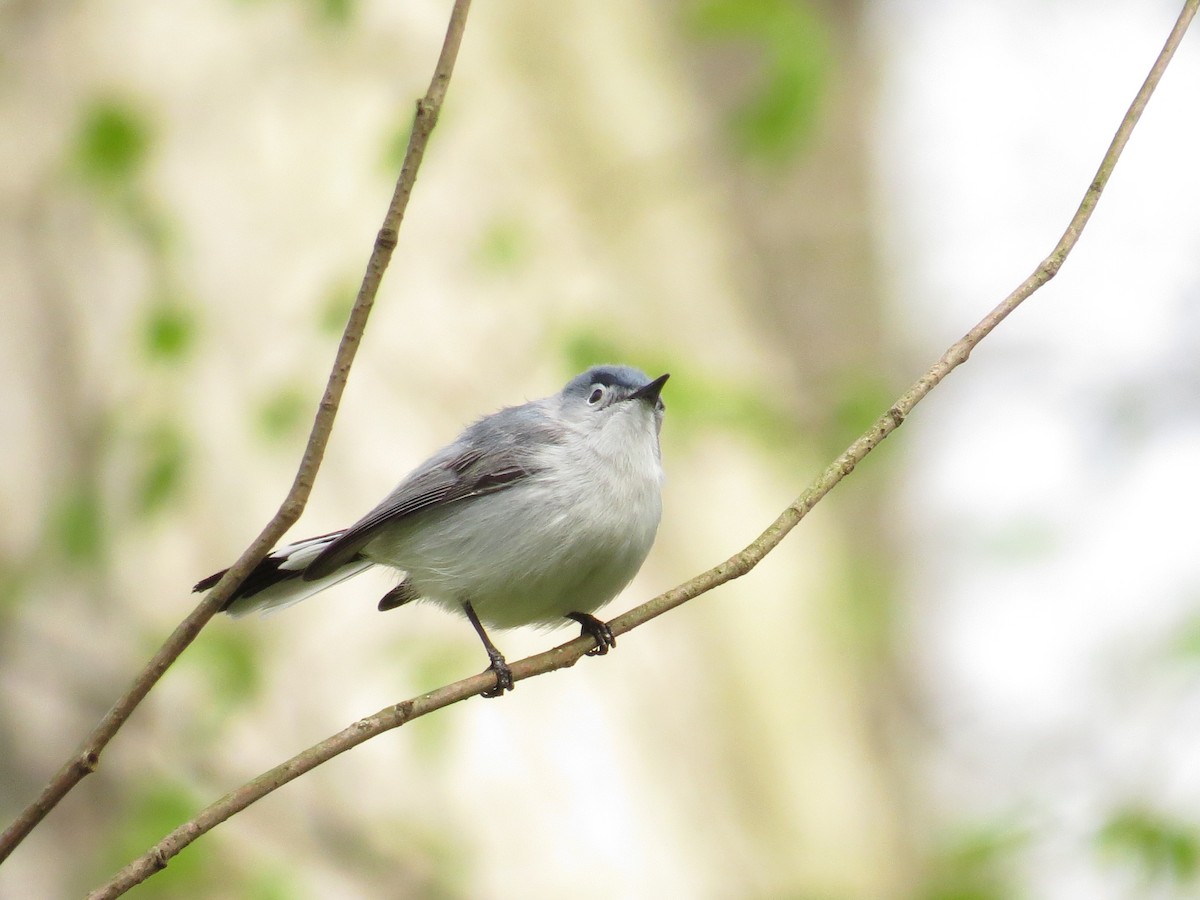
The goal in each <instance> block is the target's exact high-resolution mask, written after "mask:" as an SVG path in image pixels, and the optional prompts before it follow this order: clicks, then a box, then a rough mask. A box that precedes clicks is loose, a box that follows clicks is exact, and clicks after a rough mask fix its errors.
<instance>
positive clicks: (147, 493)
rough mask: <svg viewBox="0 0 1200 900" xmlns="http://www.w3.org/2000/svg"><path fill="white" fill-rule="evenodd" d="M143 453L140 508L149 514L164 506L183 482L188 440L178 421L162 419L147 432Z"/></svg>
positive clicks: (138, 489)
mask: <svg viewBox="0 0 1200 900" xmlns="http://www.w3.org/2000/svg"><path fill="white" fill-rule="evenodd" d="M140 455H141V459H142V468H141V472H140V474H139V476H138V482H137V509H138V512H139V513H141V514H142V515H149V514H151V513H154V512H158V511H159V510H161V509H162V508H163V507H164V506H165V505H166V504H167V503H168V502H169V501H170V500H171V499H172V498H174V497H175V496H176V494H178V492H179V489H180V487H181V486H182V485H183V478H184V474H185V473H186V470H187V461H188V449H187V441H186V440H185V439H184V436H183V434H182V433H180V431H179V430H178V429H177V428H176V427H175V426H174V425H172V424H170V423H168V422H162V423H160V424H159V425H158V426H157V427H155V428H153V429H151V430H150V431H149V432H147V433H146V434H145V435H144V436H143V438H142V442H141V448H140Z"/></svg>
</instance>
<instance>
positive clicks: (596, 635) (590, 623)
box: [567, 612, 617, 656]
mask: <svg viewBox="0 0 1200 900" xmlns="http://www.w3.org/2000/svg"><path fill="white" fill-rule="evenodd" d="M567 618H568V619H574V620H575V621H576V622H578V623H579V626H580V637H590V638H591V639H592V640H594V641H595V642H596V646H595V647H593V648H592V649H591V650H589V651H588V652H587V655H588V656H603V655H604V654H605V653H607V652H608V651H609V648H610V647H615V646H617V637H616V635H614V634H613V632H612V629H611V628H610V627H609V626H608V623H607V622H602V621H601V620H600V619H597V618H596V617H595V616H593V615H589V614H588V613H581V612H573V613H567Z"/></svg>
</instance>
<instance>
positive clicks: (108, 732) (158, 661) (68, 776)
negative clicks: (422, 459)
mask: <svg viewBox="0 0 1200 900" xmlns="http://www.w3.org/2000/svg"><path fill="white" fill-rule="evenodd" d="M470 6H471V0H456V2H455V4H454V9H453V11H452V12H451V14H450V24H449V26H448V28H447V30H446V38H445V41H444V43H443V45H442V52H441V55H440V56H439V57H438V61H437V65H436V67H435V68H434V73H433V80H432V81H431V82H430V84H429V90H428V91H427V92H426V94H425V96H424V97H423V98H422V99H421V100H419V101H417V111H416V118H415V120H414V122H413V128H412V133H411V135H410V136H409V141H408V150H407V152H406V153H405V156H404V164H403V166H402V167H401V170H400V177H399V178H398V179H397V181H396V188H395V191H394V193H393V194H392V200H391V203H390V204H388V209H387V214H386V215H385V216H384V219H383V225H382V227H380V229H379V234H378V235H377V236H376V238H375V246H374V249H373V250H372V251H371V256H370V259H369V260H368V262H367V269H366V272H365V274H364V275H363V280H362V284H361V286H360V287H359V290H358V296H357V297H356V298H355V301H354V306H353V308H352V309H351V311H350V317H349V320H348V321H347V323H346V329H345V331H344V332H343V334H342V339H341V342H340V343H339V345H338V349H337V354H336V356H335V357H334V362H333V368H332V369H331V371H330V373H329V380H328V382H327V383H326V385H325V393H324V395H323V396H322V397H321V402H320V405H319V406H318V408H317V414H316V418H315V420H314V422H313V427H312V432H311V433H310V434H309V438H308V445H307V446H306V447H305V450H304V456H303V457H302V458H301V460H300V466H299V468H298V469H297V471H296V477H295V479H294V480H293V482H292V486H291V489H290V490H289V491H288V493H287V496H286V497H285V498H284V501H283V503H282V504H281V505H280V507H279V510H278V511H277V512H276V513H275V515H274V516H273V517H272V518H271V520H270V522H268V523H267V525H266V527H265V528H263V530H262V532H261V533H260V534H259V536H258V537H257V538H255V539H254V542H253V543H252V544H250V546H249V547H248V548H247V549H246V551H245V552H244V553H243V554H242V555H241V556H240V557H239V558H238V561H237V562H236V563H234V564H233V565H232V566H231V567H230V568H229V571H228V572H226V573H225V576H224V577H223V578H222V579H221V580H220V581H219V582H217V584H216V586H215V587H214V588H213V589H212V590H211V591H210V592H209V593H208V594H207V595H206V596H205V598H204V599H203V600H202V601H200V604H199V605H198V606H197V607H196V608H195V609H194V610H193V611H192V612H191V614H190V615H188V617H187V618H186V619H184V620H183V621H182V622H181V623H180V624H179V625H178V626H177V627H176V629H175V630H174V631H173V632H172V633H171V635H170V637H169V638H167V640H166V642H165V643H164V644H163V645H162V647H160V648H159V650H158V652H157V653H155V654H154V656H153V658H152V659H151V660H150V661H149V662H148V663H147V664H146V666H145V668H143V669H142V671H141V672H140V673H138V675H137V677H136V678H135V679H134V681H133V683H132V684H131V685H130V687H129V689H128V690H127V691H126V692H125V694H124V695H123V696H122V697H121V699H119V700H118V701H117V703H116V705H115V706H113V708H112V709H111V710H109V712H108V713H107V714H106V715H105V716H104V718H103V719H101V720H100V722H99V724H97V725H96V727H95V728H94V729H93V730H92V732H91V734H89V735H88V736H87V738H86V739H85V740H84V742H83V744H82V745H81V746H80V748H79V749H78V750H77V751H76V752H75V753H74V755H72V756H71V758H70V759H68V760H67V761H66V763H64V764H63V766H62V768H60V769H59V770H58V772H57V773H55V775H54V777H53V778H51V779H50V781H49V782H48V783H47V784H46V786H45V787H44V788H43V789H42V792H41V794H40V795H39V796H38V798H37V799H36V800H35V801H34V802H33V803H31V804H30V805H29V806H28V807H27V808H26V809H25V810H24V811H22V812H21V814H20V815H19V816H18V817H17V818H16V819H15V820H14V821H13V822H12V824H11V825H9V826H8V828H7V829H5V831H4V833H3V834H2V835H0V863H2V862H3V861H4V860H5V859H6V858H7V857H8V855H9V854H10V853H12V851H13V850H14V849H15V848H16V847H17V845H19V844H20V843H21V841H23V840H24V839H25V837H26V836H27V835H28V834H29V833H30V832H31V831H32V830H33V829H34V828H35V827H36V826H37V824H38V823H39V822H40V821H41V820H42V819H43V818H45V817H46V815H47V814H48V813H49V812H50V810H52V809H53V808H54V807H55V806H56V805H57V804H58V802H59V801H60V800H62V798H63V797H65V796H66V795H67V793H68V792H69V791H70V790H71V789H72V788H73V787H75V785H76V784H78V783H79V782H80V781H82V780H83V778H84V776H86V775H89V774H91V773H92V772H94V771H95V770H96V767H97V766H98V765H99V763H100V754H101V753H102V752H103V750H104V748H105V747H106V746H107V745H108V742H109V741H111V740H112V738H113V736H114V735H115V734H116V733H117V731H119V730H120V728H121V726H123V725H124V724H125V722H126V721H127V720H128V719H129V716H130V714H131V713H132V712H133V710H134V709H135V708H136V707H137V705H138V704H139V703H140V702H141V701H142V700H143V699H144V698H145V696H146V695H147V694H148V693H149V692H150V690H151V688H153V687H154V685H155V684H156V683H157V682H158V680H159V679H160V678H161V677H162V675H163V673H164V672H166V670H167V669H168V668H169V667H170V666H171V664H172V663H174V662H175V660H176V659H178V658H179V655H180V654H181V653H182V652H183V651H184V650H185V649H186V648H187V646H188V645H189V644H190V643H191V642H192V641H193V640H195V638H196V636H197V635H198V634H199V633H200V631H201V629H202V628H204V626H205V625H206V624H207V623H208V621H209V620H210V619H211V618H212V617H213V616H214V615H216V613H217V612H218V611H219V610H220V609H221V607H222V606H224V605H225V601H226V600H227V599H228V598H229V597H230V595H231V594H232V593H233V592H234V590H236V589H237V587H238V585H240V584H241V583H242V581H243V579H244V578H245V577H246V575H247V574H249V572H250V571H251V570H253V568H254V567H255V566H256V565H258V563H259V562H260V561H261V560H262V559H263V557H264V556H266V554H267V552H268V551H269V550H270V549H271V548H272V547H274V546H275V544H276V543H277V542H278V541H279V539H280V538H281V537H282V536H283V534H284V532H286V531H287V530H288V529H289V528H291V526H292V525H293V524H294V523H295V522H296V520H297V519H298V518H299V517H300V513H301V512H303V511H304V506H305V504H306V503H307V502H308V496H309V494H310V493H311V491H312V487H313V482H314V481H315V480H316V477H317V470H318V469H319V468H320V466H321V460H322V458H323V457H324V455H325V447H326V445H327V444H328V442H329V434H330V431H331V430H332V428H333V420H334V417H335V416H336V415H337V410H338V405H339V404H340V403H341V399H342V392H343V391H344V390H345V387H346V381H347V379H348V378H349V375H350V366H351V365H352V364H353V362H354V356H355V354H356V353H357V352H358V346H359V343H360V342H361V340H362V335H363V331H364V329H365V328H366V325H367V317H368V316H369V315H370V313H371V307H372V306H373V305H374V303H375V296H376V294H377V293H378V292H379V284H380V282H381V281H382V279H383V273H384V271H385V270H386V269H387V266H388V263H389V262H390V260H391V258H392V251H393V250H394V249H395V248H396V240H397V235H398V232H399V229H400V224H401V222H402V221H403V219H404V211H405V209H406V208H407V206H408V199H409V197H410V195H411V194H412V189H413V185H414V183H415V182H416V178H417V170H418V169H419V168H420V166H421V160H422V158H423V157H424V155H425V147H426V145H427V144H428V142H429V135H430V133H431V132H432V131H433V128H434V126H435V125H436V124H437V120H438V115H439V113H440V112H441V108H442V102H443V100H444V99H445V96H446V87H447V85H448V84H449V82H450V75H451V73H452V72H453V70H454V62H455V60H456V59H457V57H458V48H459V46H460V45H461V43H462V36H463V29H464V27H465V25H466V17H467V12H468V10H469V9H470Z"/></svg>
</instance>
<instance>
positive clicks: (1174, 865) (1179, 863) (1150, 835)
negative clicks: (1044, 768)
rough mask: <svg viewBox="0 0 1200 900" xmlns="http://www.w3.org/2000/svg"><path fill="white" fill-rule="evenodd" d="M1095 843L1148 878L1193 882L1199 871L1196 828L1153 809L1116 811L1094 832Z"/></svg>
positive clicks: (1199, 833) (1199, 832) (1199, 847)
mask: <svg viewBox="0 0 1200 900" xmlns="http://www.w3.org/2000/svg"><path fill="white" fill-rule="evenodd" d="M1096 845H1097V848H1098V849H1099V850H1100V851H1101V852H1102V853H1103V854H1104V855H1106V856H1109V857H1111V858H1116V859H1121V860H1124V861H1127V862H1130V863H1133V864H1134V865H1135V866H1137V867H1138V868H1139V869H1141V870H1142V872H1143V873H1144V874H1145V875H1147V876H1148V877H1150V878H1152V879H1159V880H1169V881H1173V882H1176V883H1179V884H1193V883H1195V882H1196V881H1197V876H1198V875H1200V828H1198V827H1197V825H1196V824H1195V823H1192V822H1184V821H1180V820H1177V819H1172V818H1170V817H1168V816H1166V815H1163V814H1161V813H1158V812H1156V811H1154V810H1150V809H1145V808H1139V807H1129V808H1126V809H1122V810H1119V811H1117V812H1116V813H1115V814H1114V815H1113V816H1112V817H1111V818H1110V819H1109V820H1108V822H1107V823H1106V824H1105V825H1104V827H1103V828H1102V829H1101V830H1100V832H1099V834H1098V835H1097V836H1096Z"/></svg>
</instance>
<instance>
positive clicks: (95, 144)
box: [74, 98, 150, 187]
mask: <svg viewBox="0 0 1200 900" xmlns="http://www.w3.org/2000/svg"><path fill="white" fill-rule="evenodd" d="M149 148H150V127H149V125H148V124H147V122H146V119H145V117H144V116H143V115H142V114H141V113H139V112H138V111H137V110H135V109H134V108H133V107H132V106H131V105H130V104H128V103H126V102H124V101H120V100H115V99H112V98H106V99H99V100H94V101H92V103H91V104H90V105H89V106H88V107H87V108H86V109H84V111H83V115H82V120H81V122H80V127H79V133H78V135H77V136H76V138H75V154H74V155H75V159H76V160H77V161H78V164H79V167H80V170H81V171H82V173H83V175H84V177H85V178H86V179H87V180H88V181H90V182H92V183H93V184H96V185H99V186H102V187H107V186H111V185H114V184H119V183H122V182H126V181H128V180H130V179H131V178H133V177H134V176H135V175H136V174H137V173H138V171H139V170H140V169H141V168H142V166H143V165H144V164H145V161H146V155H147V153H148V151H149Z"/></svg>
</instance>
